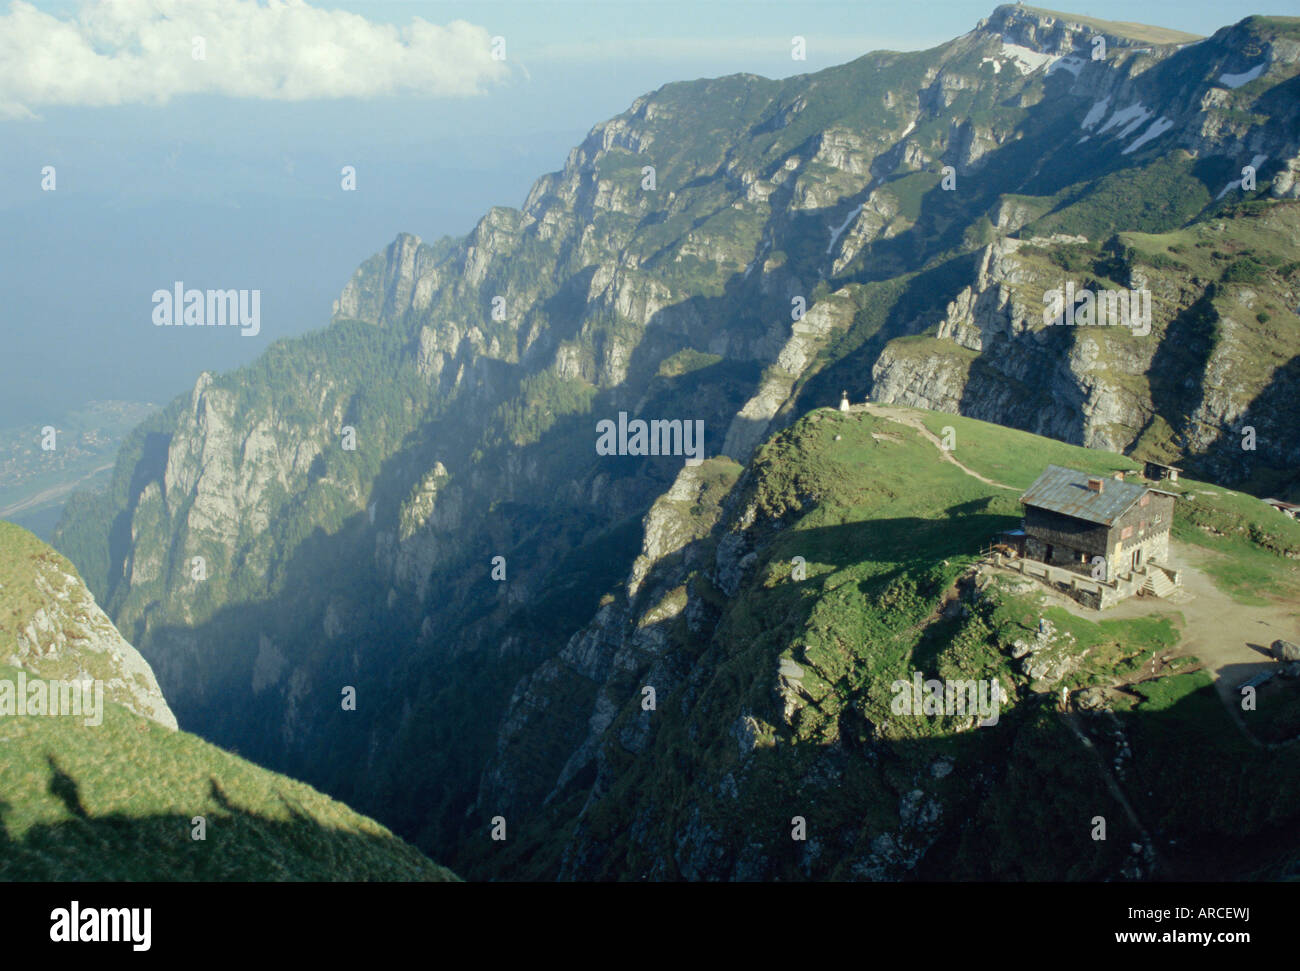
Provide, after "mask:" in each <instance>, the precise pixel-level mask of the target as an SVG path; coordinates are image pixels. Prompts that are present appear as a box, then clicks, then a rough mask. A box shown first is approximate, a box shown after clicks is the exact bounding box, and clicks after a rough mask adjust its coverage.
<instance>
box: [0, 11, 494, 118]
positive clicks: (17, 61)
mask: <svg viewBox="0 0 1300 971" xmlns="http://www.w3.org/2000/svg"><path fill="white" fill-rule="evenodd" d="M196 37H201V38H202V39H203V42H204V46H205V59H203V60H197V59H195V57H194V54H193V51H194V39H195V38H196ZM506 75H507V69H506V65H505V63H503V62H501V61H497V60H493V58H492V56H491V37H490V36H489V34H488V32H487V30H485V29H484V28H482V27H478V26H475V25H474V24H470V23H467V22H465V21H463V20H455V21H452V22H451V23H449V24H447V25H446V26H438V25H437V24H432V23H429V22H428V21H426V20H422V19H420V18H419V17H413V18H412V19H411V22H410V23H409V24H407V25H406V26H404V27H398V26H394V25H391V24H382V23H374V22H372V21H369V20H367V19H366V18H365V17H362V16H360V15H359V14H354V13H349V12H346V11H342V10H320V9H317V8H315V7H311V6H308V4H307V3H305V2H304V0H268V2H266V3H258V2H256V0H87V2H85V3H83V4H82V6H81V7H80V8H79V9H78V11H77V13H76V14H75V15H73V16H71V17H65V18H59V17H56V16H53V15H51V14H48V13H45V12H43V11H41V10H38V9H37V8H36V7H34V6H32V5H31V4H30V3H24V2H21V0H15V2H14V3H12V4H11V5H10V7H9V11H8V13H5V14H0V118H9V119H16V118H30V117H32V110H33V109H36V108H40V107H41V106H45V105H82V106H94V105H119V104H131V103H148V104H164V103H166V102H167V101H168V100H169V99H171V98H172V97H175V96H177V95H185V94H221V95H228V96H230V97H236V98H260V99H273V100H284V101H299V100H305V99H310V98H348V97H355V98H374V97H380V96H383V95H390V94H416V95H423V96H427V97H454V96H461V95H471V94H477V93H479V92H480V91H482V90H483V88H484V86H485V85H487V84H489V83H491V82H494V81H500V80H504V79H505V77H506Z"/></svg>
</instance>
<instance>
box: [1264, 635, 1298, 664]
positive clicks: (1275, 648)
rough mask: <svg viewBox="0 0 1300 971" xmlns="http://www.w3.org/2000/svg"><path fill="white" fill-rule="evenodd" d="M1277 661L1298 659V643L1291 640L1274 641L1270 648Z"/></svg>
mask: <svg viewBox="0 0 1300 971" xmlns="http://www.w3.org/2000/svg"><path fill="white" fill-rule="evenodd" d="M1270 650H1272V652H1273V656H1274V657H1275V658H1277V659H1278V660H1279V661H1300V644H1293V643H1292V642H1291V641H1282V640H1277V641H1274V642H1273V644H1272V647H1271V648H1270Z"/></svg>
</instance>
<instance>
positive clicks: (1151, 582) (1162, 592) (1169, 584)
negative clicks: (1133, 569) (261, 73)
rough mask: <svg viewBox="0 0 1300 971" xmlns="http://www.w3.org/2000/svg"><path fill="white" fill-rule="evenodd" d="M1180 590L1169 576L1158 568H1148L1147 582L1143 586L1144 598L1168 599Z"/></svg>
mask: <svg viewBox="0 0 1300 971" xmlns="http://www.w3.org/2000/svg"><path fill="white" fill-rule="evenodd" d="M1177 589H1178V587H1177V586H1175V584H1174V582H1173V581H1172V580H1170V579H1169V574H1167V573H1165V571H1164V570H1162V569H1160V567H1158V566H1152V567H1148V568H1147V582H1146V583H1144V584H1143V585H1142V593H1143V595H1144V596H1151V597H1168V596H1169V595H1170V594H1172V593H1174V592H1175V591H1176V590H1177Z"/></svg>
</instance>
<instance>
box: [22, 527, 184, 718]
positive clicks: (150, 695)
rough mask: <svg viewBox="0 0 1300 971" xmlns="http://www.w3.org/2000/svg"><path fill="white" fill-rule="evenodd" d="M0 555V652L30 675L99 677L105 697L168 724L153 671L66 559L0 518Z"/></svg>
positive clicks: (74, 678)
mask: <svg viewBox="0 0 1300 971" xmlns="http://www.w3.org/2000/svg"><path fill="white" fill-rule="evenodd" d="M0 561H2V562H0V576H3V578H4V580H3V582H2V583H0V610H3V613H4V615H5V620H4V622H3V624H0V660H3V661H4V663H6V664H10V665H13V666H14V667H17V668H20V669H22V670H24V671H26V672H28V673H29V674H31V675H33V676H35V677H38V678H44V679H52V680H62V681H83V680H97V681H102V682H103V684H104V698H105V699H106V700H108V701H112V702H116V703H117V704H120V705H123V706H124V707H126V708H129V709H131V711H133V712H135V713H136V714H137V715H142V716H144V717H145V718H149V719H152V720H153V721H156V722H157V723H158V724H160V725H164V726H166V727H167V728H172V729H174V728H176V716H175V715H173V714H172V711H171V709H170V708H169V707H168V706H167V701H166V700H165V699H164V698H163V695H162V691H161V690H159V687H158V682H157V680H155V678H154V675H153V671H152V670H151V669H150V667H149V665H148V664H147V663H146V662H145V660H144V658H142V657H141V656H140V653H139V652H138V651H137V650H136V649H135V648H134V647H132V646H131V645H130V644H128V643H127V642H126V641H125V640H124V639H123V638H122V635H121V634H119V633H118V631H117V628H116V627H114V626H113V623H112V621H110V620H109V619H108V617H106V616H105V615H104V612H103V611H102V610H100V608H99V605H98V604H97V603H95V598H94V597H93V596H92V595H91V593H90V591H89V590H87V589H86V586H85V584H83V583H82V582H81V578H80V577H78V576H77V574H76V571H75V570H74V569H73V567H72V565H71V564H70V563H68V561H67V560H65V559H64V558H63V557H61V556H59V555H58V554H57V553H55V552H54V551H53V550H52V549H50V548H49V547H47V546H45V544H43V543H41V542H40V540H38V539H37V538H36V537H35V536H32V535H31V534H30V533H28V532H27V531H26V530H24V529H21V528H20V527H18V526H14V525H12V524H11V523H0Z"/></svg>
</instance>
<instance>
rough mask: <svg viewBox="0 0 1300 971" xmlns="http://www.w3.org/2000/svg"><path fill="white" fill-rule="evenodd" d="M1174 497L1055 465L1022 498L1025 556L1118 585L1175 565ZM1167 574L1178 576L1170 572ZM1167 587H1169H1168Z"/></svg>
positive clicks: (1119, 478) (1120, 476)
mask: <svg viewBox="0 0 1300 971" xmlns="http://www.w3.org/2000/svg"><path fill="white" fill-rule="evenodd" d="M1174 499H1175V496H1174V494H1173V493H1171V492H1165V491H1163V490H1161V489H1154V488H1152V487H1151V486H1148V485H1144V484H1140V483H1137V482H1126V481H1124V479H1123V474H1122V473H1116V474H1115V475H1114V477H1107V476H1097V475H1089V474H1088V473H1086V472H1079V471H1077V470H1075V469H1066V468H1062V467H1061V466H1059V465H1049V466H1048V467H1047V470H1046V471H1045V472H1043V474H1042V475H1040V476H1039V477H1038V480H1037V481H1036V482H1035V483H1034V484H1033V485H1031V486H1030V487H1029V489H1028V491H1027V492H1025V494H1024V495H1023V496H1021V497H1020V502H1021V504H1022V505H1023V506H1024V508H1025V556H1026V557H1027V558H1029V559H1031V560H1038V561H1040V562H1042V563H1048V564H1051V565H1053V566H1061V567H1066V568H1067V569H1072V570H1076V571H1078V572H1081V573H1087V574H1090V575H1093V576H1097V574H1096V573H1094V566H1095V565H1096V563H1097V561H1096V559H1095V558H1096V557H1101V558H1102V560H1103V561H1104V563H1105V568H1104V571H1101V572H1100V576H1098V577H1097V578H1098V579H1101V580H1103V581H1107V582H1110V583H1117V582H1119V581H1122V580H1127V579H1130V578H1132V577H1133V575H1134V574H1138V575H1146V574H1147V573H1148V572H1149V571H1148V569H1147V568H1148V567H1149V566H1150V567H1156V566H1161V567H1166V568H1167V565H1168V563H1169V529H1170V527H1171V526H1172V525H1173V519H1174ZM1163 572H1172V571H1168V570H1167V569H1166V570H1165V571H1163ZM1162 586H1163V583H1162Z"/></svg>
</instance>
